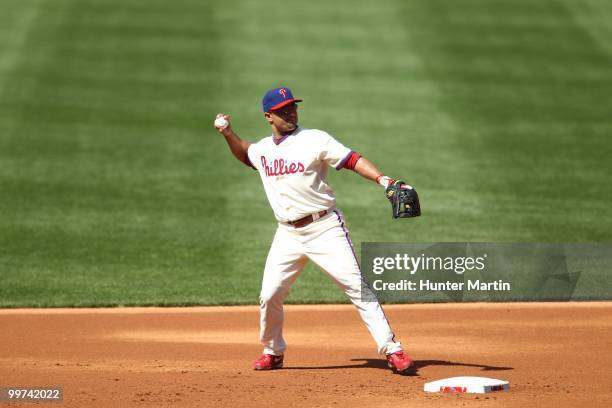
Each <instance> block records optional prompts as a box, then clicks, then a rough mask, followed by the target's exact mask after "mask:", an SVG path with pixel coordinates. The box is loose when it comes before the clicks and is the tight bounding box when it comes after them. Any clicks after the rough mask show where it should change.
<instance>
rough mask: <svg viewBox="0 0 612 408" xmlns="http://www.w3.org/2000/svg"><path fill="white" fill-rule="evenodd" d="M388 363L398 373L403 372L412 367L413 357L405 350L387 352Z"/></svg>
mask: <svg viewBox="0 0 612 408" xmlns="http://www.w3.org/2000/svg"><path fill="white" fill-rule="evenodd" d="M387 365H388V366H389V368H390V369H392V370H393V371H395V372H396V373H403V372H405V371H406V370H408V369H409V368H410V367H412V359H411V358H410V356H408V354H404V352H403V351H396V352H395V353H393V354H387Z"/></svg>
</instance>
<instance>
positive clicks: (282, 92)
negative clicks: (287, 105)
mask: <svg viewBox="0 0 612 408" xmlns="http://www.w3.org/2000/svg"><path fill="white" fill-rule="evenodd" d="M278 93H279V94H281V95H283V99H287V90H286V89H285V88H281V89H279V90H278Z"/></svg>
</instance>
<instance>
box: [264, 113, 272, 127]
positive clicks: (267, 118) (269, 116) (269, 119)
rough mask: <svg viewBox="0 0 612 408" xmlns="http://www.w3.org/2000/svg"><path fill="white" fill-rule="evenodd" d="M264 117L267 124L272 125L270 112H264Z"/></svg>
mask: <svg viewBox="0 0 612 408" xmlns="http://www.w3.org/2000/svg"><path fill="white" fill-rule="evenodd" d="M264 117H265V118H266V120H267V121H268V123H269V124H272V114H271V113H270V112H264Z"/></svg>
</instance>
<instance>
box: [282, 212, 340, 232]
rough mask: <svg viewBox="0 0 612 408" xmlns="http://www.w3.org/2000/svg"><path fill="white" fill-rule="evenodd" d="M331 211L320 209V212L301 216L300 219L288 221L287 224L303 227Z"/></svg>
mask: <svg viewBox="0 0 612 408" xmlns="http://www.w3.org/2000/svg"><path fill="white" fill-rule="evenodd" d="M329 212H330V210H323V211H319V212H318V213H315V214H310V215H307V216H305V217H303V218H300V219H299V220H295V221H289V222H287V224H289V225H292V226H293V228H302V227H305V226H307V225H308V224H310V223H312V222H313V221H316V220H318V219H319V218H321V217H324V216H326V215H327V214H328V213H329Z"/></svg>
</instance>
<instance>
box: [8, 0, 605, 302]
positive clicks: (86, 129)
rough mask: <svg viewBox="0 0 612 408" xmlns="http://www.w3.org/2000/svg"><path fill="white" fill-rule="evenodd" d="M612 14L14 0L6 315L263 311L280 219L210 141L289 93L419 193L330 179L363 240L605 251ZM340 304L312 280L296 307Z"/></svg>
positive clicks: (295, 298)
mask: <svg viewBox="0 0 612 408" xmlns="http://www.w3.org/2000/svg"><path fill="white" fill-rule="evenodd" d="M610 27H612V3H610V2H609V1H607V0H583V1H569V0H559V1H552V0H542V1H531V0H514V1H501V0H491V1H489V0H480V1H474V0H462V1H404V0H381V1H379V2H365V1H364V2H354V1H349V0H339V1H320V0H315V1H310V2H274V1H269V0H262V1H248V0H242V1H238V0H229V1H224V2H212V1H200V0H180V1H174V2H167V1H161V0H152V1H137V0H122V1H118V0H73V1H68V0H53V1H51V0H46V1H44V0H38V1H37V0H3V1H2V2H0V306H2V307H20V306H66V305H68V306H92V305H136V304H138V305H154V304H155V305H156V304H162V305H171V304H172V305H176V304H178V305H183V304H239V303H256V302H257V297H258V293H259V285H260V280H261V275H262V269H263V264H264V261H265V257H266V254H267V250H268V247H269V245H270V242H271V239H272V234H273V232H274V228H275V222H274V219H273V215H272V212H271V210H270V208H269V206H268V203H267V201H266V198H265V195H264V192H263V188H262V187H261V184H260V180H259V177H258V175H257V174H256V173H255V172H254V171H251V170H249V169H248V168H246V167H244V166H242V165H240V164H239V163H238V162H236V161H235V160H234V159H233V158H232V156H231V154H230V153H229V152H228V150H227V148H226V145H225V142H224V141H223V139H222V138H221V137H220V136H219V135H218V134H217V133H216V132H215V131H214V129H213V128H212V121H213V119H214V116H215V114H216V113H217V112H219V111H223V112H226V113H229V114H231V115H232V117H233V124H234V128H235V129H236V130H237V131H238V133H240V134H241V135H242V136H243V137H245V138H247V139H251V140H257V139H259V138H261V137H263V136H266V135H267V134H268V132H269V128H268V127H267V124H266V123H265V122H264V120H263V119H262V115H261V111H260V99H261V96H262V95H263V93H264V91H265V90H266V89H268V88H271V87H275V86H280V85H284V86H289V87H291V88H292V89H293V91H294V93H295V94H296V95H298V96H299V97H302V98H303V99H304V100H305V102H304V103H303V104H302V105H301V106H300V115H301V124H302V125H303V126H306V127H316V128H321V129H325V130H327V131H328V132H330V133H331V134H333V135H334V136H335V137H336V138H337V139H339V140H340V141H341V142H343V143H344V144H346V145H347V146H349V147H351V148H353V149H354V150H356V151H358V152H360V153H361V154H363V155H364V156H365V157H367V158H368V159H370V160H371V161H372V162H374V163H375V164H377V165H378V166H379V167H380V168H381V169H382V170H383V171H385V172H386V173H388V174H389V175H391V176H394V177H401V178H404V179H405V180H406V181H408V182H410V183H412V184H414V185H415V186H416V187H417V189H418V191H419V194H420V196H421V199H422V207H423V216H422V217H421V218H419V219H414V220H399V221H393V220H392V219H391V215H390V209H389V208H388V203H387V202H386V200H385V198H384V196H383V194H382V191H381V189H380V187H378V186H376V185H374V184H372V183H368V182H366V181H364V180H362V179H360V177H359V176H357V175H356V174H354V173H353V172H350V171H341V172H333V174H331V182H332V186H333V187H334V188H335V190H336V192H337V195H338V204H339V206H340V208H342V209H343V210H344V212H345V215H346V217H347V220H348V224H349V227H350V229H351V234H352V238H353V241H354V242H355V244H356V246H357V249H358V248H359V243H360V242H362V241H408V242H435V241H516V242H609V241H612V204H611V203H612V188H610V183H611V181H612V160H610V157H611V156H612V138H611V136H612V46H611V44H612V29H611V28H610ZM341 301H344V297H343V295H342V293H340V291H338V290H337V289H336V288H335V286H333V285H332V284H331V283H330V282H329V281H328V279H327V277H325V276H324V274H322V273H320V272H319V271H318V270H316V269H315V268H312V267H308V268H307V269H306V270H305V271H304V273H303V275H302V277H301V278H300V279H299V280H298V283H297V284H296V285H295V287H294V289H293V292H292V293H291V295H290V297H289V302H317V303H319V302H341Z"/></svg>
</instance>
